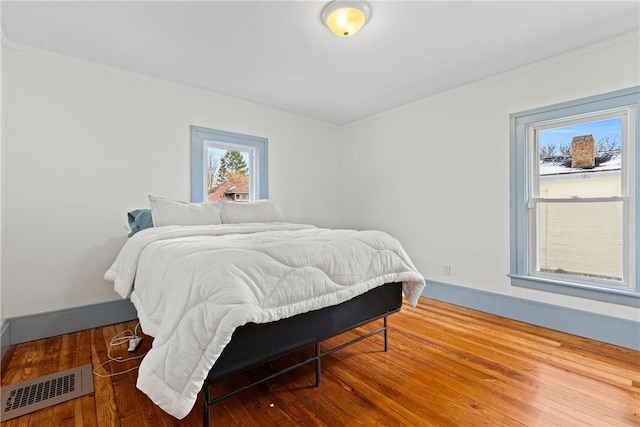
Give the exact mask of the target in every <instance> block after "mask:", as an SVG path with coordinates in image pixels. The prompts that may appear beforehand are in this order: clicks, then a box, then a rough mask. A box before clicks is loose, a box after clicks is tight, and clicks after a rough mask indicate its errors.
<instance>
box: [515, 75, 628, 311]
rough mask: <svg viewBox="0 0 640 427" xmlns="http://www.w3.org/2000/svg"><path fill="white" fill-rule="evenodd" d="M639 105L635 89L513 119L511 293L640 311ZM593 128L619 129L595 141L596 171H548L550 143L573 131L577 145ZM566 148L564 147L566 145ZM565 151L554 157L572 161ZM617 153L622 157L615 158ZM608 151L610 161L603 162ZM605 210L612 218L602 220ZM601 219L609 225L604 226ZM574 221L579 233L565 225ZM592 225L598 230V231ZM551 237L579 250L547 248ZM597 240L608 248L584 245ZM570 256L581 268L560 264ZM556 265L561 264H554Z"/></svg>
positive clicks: (588, 169)
mask: <svg viewBox="0 0 640 427" xmlns="http://www.w3.org/2000/svg"><path fill="white" fill-rule="evenodd" d="M639 104H640V87H633V88H629V89H623V90H619V91H615V92H610V93H607V94H602V95H597V96H592V97H589V98H584V99H580V100H575V101H569V102H565V103H562V104H556V105H551V106H548V107H542V108H537V109H534V110H529V111H524V112H520V113H514V114H511V116H510V120H511V155H510V163H511V165H510V174H511V190H510V193H511V196H510V199H511V210H510V213H511V224H510V228H511V233H510V235H511V237H510V240H511V269H510V273H509V276H510V278H511V284H512V285H514V286H522V287H528V288H533V289H539V290H543V291H547V292H556V293H561V294H566V295H573V296H578V297H584V298H592V299H597V300H602V301H607V302H612V303H617V304H624V305H631V306H635V307H640V289H639V287H638V286H637V284H636V282H637V276H636V271H637V265H638V264H639V263H640V256H639V253H640V251H639V249H638V239H637V230H638V229H639V228H640V219H639V218H638V215H637V212H638V211H640V209H639V208H640V206H639V198H638V188H639V185H638V178H639V177H638V173H637V169H638V167H639V165H640V150H638V149H637V144H638V142H637V136H638V122H639V121H640V120H639V116H638V106H639ZM594 125H595V126H596V127H598V126H599V127H606V126H609V127H610V128H615V127H617V128H619V129H620V130H619V133H620V134H619V136H618V135H617V134H616V135H615V137H614V136H612V135H613V134H612V133H611V132H609V139H605V140H602V141H601V139H602V137H601V135H598V134H597V133H594V134H593V136H594V140H595V145H596V149H595V151H597V156H598V162H597V164H594V165H593V166H594V167H587V168H585V169H583V170H581V169H579V168H577V169H572V166H571V164H569V167H568V168H567V166H566V165H564V167H563V168H562V169H561V170H556V171H553V170H552V168H551V169H550V168H549V164H543V162H542V161H541V160H542V157H544V156H547V157H548V156H550V154H549V150H548V147H547V148H545V146H546V145H547V144H548V140H549V138H548V137H549V135H551V136H554V134H559V133H561V132H560V131H570V133H573V135H572V137H571V139H572V138H573V136H583V134H591V133H593V132H590V131H587V132H585V131H584V129H585V127H587V128H588V127H590V126H591V127H593V126H594ZM605 125H606V126H605ZM613 133H615V132H613ZM568 142H569V141H566V140H565V145H566V144H567V143H568ZM600 142H602V143H600ZM561 148H562V147H560V146H557V147H556V152H555V153H554V154H555V155H556V156H559V155H561V154H563V152H564V153H565V154H566V152H567V147H566V146H565V147H564V148H563V149H561ZM616 150H617V153H612V151H616ZM604 151H609V153H604V154H603V152H604ZM614 154H615V156H614ZM616 156H617V157H616ZM614 157H615V158H614ZM565 160H567V159H565ZM607 162H609V163H608V164H607V165H605V166H607V167H606V168H603V167H602V165H603V163H607ZM616 162H617V164H618V166H617V167H615V163H616ZM561 166H562V165H561ZM550 170H551V172H552V173H549V172H550ZM595 172H597V173H595ZM596 176H597V177H598V179H597V180H596V179H595V177H596ZM570 180H573V181H574V183H573V184H575V183H577V182H582V183H583V184H584V182H589V185H588V186H587V187H576V186H575V185H574V186H573V187H571V188H569V187H568V186H567V181H570ZM573 184H572V185H573ZM596 184H597V185H596ZM568 210H569V211H568ZM604 210H606V211H607V213H602V212H600V214H598V211H604ZM563 211H564V213H563ZM545 215H546V216H545ZM549 215H555V217H550V216H549ZM602 215H604V218H606V221H603V220H602V219H600V220H599V219H598V217H599V216H600V217H602ZM571 217H573V220H572V222H571V224H572V227H573V229H572V228H567V227H566V225H563V221H564V222H565V223H566V222H567V221H568V219H570V218H571ZM594 222H595V223H597V224H598V225H597V226H594ZM620 230H621V231H620ZM553 233H556V234H557V233H560V234H561V235H562V236H563V238H565V239H568V240H569V241H570V242H573V243H571V245H569V246H566V247H563V246H562V245H559V244H558V242H557V241H556V242H554V241H552V240H549V237H551V238H552V239H553V238H555V236H553ZM598 233H599V234H601V235H604V236H605V237H606V239H605V237H602V236H601V237H600V239H601V240H603V241H604V240H606V243H603V244H601V245H597V244H593V243H592V242H591V243H585V242H584V241H582V242H581V241H580V239H584V238H589V239H591V238H592V237H593V235H596V234H598ZM551 246H555V248H554V250H556V252H555V253H551V254H549V253H543V252H544V251H545V250H549V249H551ZM558 249H561V251H558ZM549 255H551V257H549ZM568 255H571V256H573V257H574V258H575V257H576V256H577V255H579V256H581V257H582V260H583V261H582V266H578V267H576V265H570V264H568V263H567V262H566V260H562V257H565V259H566V258H567V256H568ZM606 257H612V258H615V259H616V260H619V261H615V262H604V263H601V265H600V266H599V267H598V266H597V265H595V263H593V262H592V261H591V260H593V259H598V260H599V261H602V260H604V259H606ZM554 258H555V261H556V262H555V263H554V262H550V260H551V261H554ZM558 261H560V262H562V264H564V265H565V266H568V267H569V268H571V269H569V268H565V267H563V266H562V265H560V264H559V263H558ZM591 264H594V265H591ZM602 264H606V268H605V267H604V266H603V265H602ZM575 273H577V274H575ZM620 278H621V280H620Z"/></svg>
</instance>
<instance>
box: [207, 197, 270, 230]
mask: <svg viewBox="0 0 640 427" xmlns="http://www.w3.org/2000/svg"><path fill="white" fill-rule="evenodd" d="M218 207H219V209H220V216H221V217H222V223H223V224H237V223H240V222H280V221H282V218H281V217H280V214H279V213H278V210H277V209H276V206H275V205H274V204H273V202H271V200H257V201H255V202H227V201H225V200H224V199H223V200H220V202H218Z"/></svg>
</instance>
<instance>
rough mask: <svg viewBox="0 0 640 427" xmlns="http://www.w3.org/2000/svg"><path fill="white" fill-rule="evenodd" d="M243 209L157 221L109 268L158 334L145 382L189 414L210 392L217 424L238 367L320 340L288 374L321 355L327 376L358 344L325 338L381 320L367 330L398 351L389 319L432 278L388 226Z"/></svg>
mask: <svg viewBox="0 0 640 427" xmlns="http://www.w3.org/2000/svg"><path fill="white" fill-rule="evenodd" d="M229 204H233V203H229ZM247 206H250V205H247ZM233 209H237V208H236V207H235V206H234V208H233ZM242 209H246V208H245V207H243V208H242ZM244 213H246V212H244ZM233 218H234V217H233V216H229V215H228V214H227V215H226V216H225V215H223V218H222V219H221V220H220V221H219V223H215V224H205V225H165V224H164V223H162V222H160V223H159V224H155V223H154V225H155V226H154V227H151V228H148V229H144V230H141V231H139V232H138V233H136V234H135V235H134V236H132V237H131V238H130V239H129V240H128V241H127V242H126V243H125V245H124V246H123V248H122V249H121V251H120V253H119V254H118V257H117V258H116V260H115V262H114V263H113V265H112V266H111V268H110V269H109V270H108V271H107V273H106V274H105V279H107V280H110V281H113V282H114V289H115V291H116V292H117V293H118V294H119V295H120V296H121V297H123V298H131V301H132V302H133V304H134V305H135V307H136V309H137V311H138V317H139V320H140V325H141V327H142V330H143V331H144V332H145V333H146V334H148V335H150V336H153V337H154V342H153V346H152V348H151V350H150V351H149V353H148V354H147V355H146V356H145V358H144V359H143V361H142V363H141V365H140V369H139V372H138V380H137V387H138V389H140V390H141V391H143V392H144V393H145V394H147V395H148V396H149V397H150V398H151V399H152V400H153V401H154V402H155V403H156V404H157V405H158V406H160V407H161V408H162V409H163V410H164V411H165V412H167V413H169V414H171V415H173V416H174V417H176V418H178V419H182V418H184V417H185V416H186V415H187V414H188V413H189V412H190V411H191V409H192V407H193V405H194V404H195V401H196V398H197V395H198V393H200V392H203V396H204V402H205V411H204V421H205V425H208V422H209V421H208V420H209V406H210V405H212V404H214V403H215V402H218V401H220V400H221V399H224V398H226V397H228V395H223V396H215V397H212V396H210V394H209V384H211V383H213V382H216V381H219V380H221V379H224V378H226V377H228V376H230V375H233V374H235V373H237V372H240V371H242V370H245V369H248V368H250V367H253V366H256V365H259V364H261V363H264V362H266V361H268V360H272V359H274V358H277V357H280V356H282V355H284V354H287V353H288V352H291V351H293V350H295V349H298V348H301V347H303V346H308V345H315V346H316V353H315V355H314V356H313V357H311V358H310V359H308V360H305V361H303V362H302V363H299V364H296V365H295V366H293V367H290V368H287V369H286V370H285V371H288V370H289V369H294V368H296V367H297V366H300V365H302V364H306V363H315V364H316V375H317V376H316V383H317V384H319V383H320V366H321V364H320V361H321V358H322V357H323V356H325V355H327V354H330V353H331V352H333V351H337V350H339V349H340V348H342V347H344V346H346V345H349V344H351V343H352V342H349V343H345V344H344V345H341V346H339V347H338V348H335V349H331V350H324V351H322V352H321V351H320V345H319V343H320V342H321V341H322V340H324V339H326V338H328V337H331V336H334V335H336V334H339V333H341V332H344V331H346V330H349V329H352V328H354V327H357V326H360V325H362V324H364V323H368V322H371V321H374V320H377V319H381V322H382V327H380V328H378V329H376V330H375V331H373V332H371V333H370V334H367V335H365V336H362V337H361V338H359V339H362V338H366V337H367V336H369V335H373V334H376V333H384V335H385V350H386V335H387V320H386V318H387V316H388V315H389V314H392V313H394V312H396V311H398V310H399V309H400V307H401V305H402V301H403V300H402V296H403V295H404V297H405V298H406V299H407V301H408V302H409V303H410V304H411V305H415V304H416V303H417V301H418V297H419V296H420V294H421V292H422V289H423V287H424V278H423V277H422V275H420V274H419V273H418V271H417V270H416V269H415V267H414V266H413V264H412V263H411V260H410V259H409V257H408V256H407V254H406V253H405V251H404V249H403V248H402V246H401V245H400V243H399V242H398V241H397V240H396V239H394V238H392V237H391V236H389V235H388V234H386V233H383V232H380V231H356V230H331V229H323V228H318V227H314V226H311V225H306V224H292V223H286V222H282V221H266V222H240V221H232V219H233ZM235 218H236V219H241V220H243V221H244V220H247V219H256V217H255V216H251V215H249V216H246V215H240V216H239V217H238V216H236V217H235ZM224 219H226V221H227V222H226V223H224ZM257 219H265V217H264V216H260V215H259V216H258V217H257ZM266 219H279V218H270V217H268V216H267V217H266ZM359 339H356V340H355V341H358V340H359ZM280 373H282V372H276V373H274V374H273V375H270V376H269V377H267V378H266V379H262V380H260V381H259V382H262V381H264V380H267V379H270V378H272V377H273V376H275V375H278V374H280ZM250 385H255V384H250ZM250 385H248V386H250ZM244 388H245V387H242V388H241V389H240V390H236V391H234V392H233V393H232V394H235V393H236V392H239V391H242V390H243V389H244Z"/></svg>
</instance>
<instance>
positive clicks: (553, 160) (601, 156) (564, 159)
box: [540, 150, 622, 176]
mask: <svg viewBox="0 0 640 427" xmlns="http://www.w3.org/2000/svg"><path fill="white" fill-rule="evenodd" d="M595 157H596V158H595V160H596V161H595V166H594V167H593V168H572V167H571V156H552V157H545V158H543V159H542V160H540V175H541V176H545V175H562V174H571V173H591V172H602V171H612V170H620V169H621V167H622V152H621V151H620V150H613V151H602V152H597V153H596V155H595Z"/></svg>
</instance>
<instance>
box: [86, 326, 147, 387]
mask: <svg viewBox="0 0 640 427" xmlns="http://www.w3.org/2000/svg"><path fill="white" fill-rule="evenodd" d="M139 326H140V322H138V324H137V325H136V327H135V329H134V330H133V331H132V330H131V329H127V330H126V331H122V332H120V333H118V334H116V335H115V336H114V337H113V338H111V342H109V350H107V357H108V359H107V360H106V361H104V362H102V363H101V364H99V365H98V366H97V367H96V368H95V369H94V370H93V373H94V375H97V376H99V377H101V378H109V377H114V376H116V375H122V374H126V373H128V372H131V371H135V370H136V369H138V368H139V367H140V365H138V366H134V367H133V368H129V369H126V370H124V371H120V372H113V373H110V374H101V373H99V372H98V369H100V368H102V367H103V366H104V365H106V364H108V363H111V362H118V363H122V362H129V361H131V360H136V359H142V358H143V357H144V356H145V355H146V354H147V353H148V351H145V352H144V353H143V354H141V355H140V356H132V357H122V356H118V357H113V356H112V355H111V348H112V347H116V346H120V345H123V344H127V345H129V347H130V348H131V345H132V342H135V344H134V345H133V348H134V350H135V348H137V346H138V344H139V343H140V341H141V340H142V338H140V336H139V335H138V327H139ZM134 350H129V351H134Z"/></svg>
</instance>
